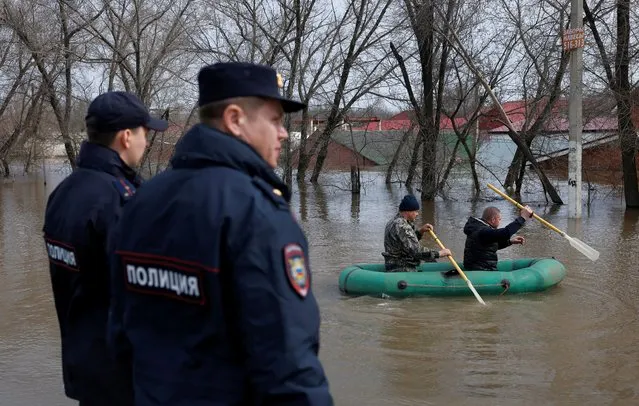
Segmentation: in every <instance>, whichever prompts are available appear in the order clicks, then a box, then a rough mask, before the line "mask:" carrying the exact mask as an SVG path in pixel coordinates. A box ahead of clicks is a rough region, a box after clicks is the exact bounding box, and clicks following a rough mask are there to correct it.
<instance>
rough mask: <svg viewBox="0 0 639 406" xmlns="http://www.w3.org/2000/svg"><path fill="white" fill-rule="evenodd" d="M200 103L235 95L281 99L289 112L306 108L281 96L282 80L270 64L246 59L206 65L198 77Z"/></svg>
mask: <svg viewBox="0 0 639 406" xmlns="http://www.w3.org/2000/svg"><path fill="white" fill-rule="evenodd" d="M197 80H198V85H199V90H200V97H199V100H198V104H199V105H200V106H203V105H205V104H209V103H213V102H218V101H222V100H226V99H230V98H233V97H262V98H266V99H273V100H278V101H279V102H280V103H281V104H282V109H283V110H284V112H286V113H292V112H295V111H299V110H302V109H303V108H304V107H306V105H305V104H304V103H300V102H298V101H295V100H290V99H287V98H285V97H283V96H282V95H280V88H281V87H282V79H281V77H280V76H279V75H278V74H277V72H276V71H275V70H274V69H273V68H271V67H269V66H266V65H257V64H252V63H246V62H221V63H216V64H213V65H209V66H205V67H204V68H202V69H201V70H200V73H199V74H198V77H197Z"/></svg>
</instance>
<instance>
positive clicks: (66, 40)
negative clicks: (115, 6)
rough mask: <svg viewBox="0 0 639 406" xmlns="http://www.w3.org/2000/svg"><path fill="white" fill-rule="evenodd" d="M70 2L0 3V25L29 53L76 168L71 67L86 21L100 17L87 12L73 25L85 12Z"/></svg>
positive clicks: (82, 48) (82, 47) (81, 44)
mask: <svg viewBox="0 0 639 406" xmlns="http://www.w3.org/2000/svg"><path fill="white" fill-rule="evenodd" d="M69 3H72V2H71V1H65V0H56V1H52V2H49V3H41V2H36V1H23V2H20V3H18V2H14V1H11V0H3V3H2V13H0V16H1V18H2V21H1V22H2V23H3V24H5V25H6V26H8V27H10V28H11V29H12V30H13V32H15V34H16V35H17V36H18V38H19V39H20V40H21V41H22V43H23V44H24V46H25V47H26V48H27V49H28V50H29V52H31V56H32V58H33V61H34V63H35V65H36V67H37V69H38V72H39V73H40V75H41V76H42V81H43V83H44V85H45V90H46V92H47V98H48V101H49V103H50V105H51V108H52V109H53V112H54V114H55V117H56V120H57V122H58V127H59V130H60V135H61V138H62V140H63V141H64V147H65V149H66V153H67V158H68V159H69V163H70V164H71V167H75V154H76V153H75V149H74V146H73V142H72V139H71V135H70V131H69V123H70V120H71V117H70V116H71V109H72V104H73V84H74V81H73V78H72V72H73V66H74V65H75V63H76V62H77V61H78V60H79V59H80V58H81V57H82V55H83V54H84V52H85V50H86V47H85V44H84V41H83V38H81V36H82V35H81V34H82V32H83V30H84V29H85V28H86V26H87V24H89V22H91V21H93V20H95V19H97V18H98V17H99V15H100V14H101V13H102V10H99V11H98V12H96V13H95V14H92V15H91V14H90V13H89V15H90V17H89V18H88V19H84V20H85V21H84V22H82V23H79V24H76V23H74V18H73V15H75V14H78V13H83V12H84V11H85V10H82V9H80V7H71V5H70V4H69ZM74 6H79V5H74ZM51 38H59V39H60V42H56V41H51Z"/></svg>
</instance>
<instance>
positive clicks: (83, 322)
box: [43, 142, 139, 405]
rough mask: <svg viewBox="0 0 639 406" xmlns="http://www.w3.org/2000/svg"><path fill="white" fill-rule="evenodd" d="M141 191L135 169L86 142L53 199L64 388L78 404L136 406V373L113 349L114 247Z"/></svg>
mask: <svg viewBox="0 0 639 406" xmlns="http://www.w3.org/2000/svg"><path fill="white" fill-rule="evenodd" d="M136 186H139V181H138V178H137V177H136V175H135V172H134V171H133V170H132V169H131V168H129V167H128V166H127V165H126V164H125V163H124V162H123V161H122V160H121V159H120V157H119V155H118V154H117V153H116V152H115V151H113V150H111V149H109V148H107V147H103V146H100V145H98V144H93V143H89V142H85V143H84V144H83V145H82V146H81V148H80V153H79V155H78V159H77V168H76V170H75V171H74V172H73V173H72V174H71V175H69V176H68V177H67V178H66V179H65V180H63V181H62V182H61V183H60V184H59V185H58V186H57V187H56V188H55V190H54V191H53V192H52V193H51V195H50V196H49V199H48V202H47V208H46V213H45V219H44V228H43V231H44V239H45V245H46V250H47V253H48V256H49V269H50V274H51V284H52V288H53V298H54V301H55V307H56V312H57V316H58V322H59V324H60V333H61V339H62V370H63V377H64V385H65V392H66V394H67V396H69V397H71V398H74V399H87V398H88V399H92V398H93V399H96V398H99V399H102V400H104V403H103V404H123V405H127V404H130V402H131V401H132V395H131V386H130V385H131V382H130V375H129V374H128V372H127V371H128V369H127V368H123V367H121V366H118V365H116V364H115V363H113V362H112V361H111V359H110V357H109V354H108V352H107V345H106V326H107V314H108V310H109V294H110V289H109V281H110V277H109V275H110V271H109V265H108V263H107V253H106V250H107V247H106V244H107V237H108V235H109V233H110V232H111V231H112V229H113V226H114V223H115V222H116V220H117V218H118V217H119V215H120V211H121V207H122V205H123V204H124V203H125V202H126V201H127V200H128V199H129V198H130V197H131V196H133V194H134V193H135V191H136ZM127 396H128V398H127ZM96 404H98V403H96Z"/></svg>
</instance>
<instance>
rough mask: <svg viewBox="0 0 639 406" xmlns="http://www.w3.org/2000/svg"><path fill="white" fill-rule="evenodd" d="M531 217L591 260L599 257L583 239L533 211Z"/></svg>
mask: <svg viewBox="0 0 639 406" xmlns="http://www.w3.org/2000/svg"><path fill="white" fill-rule="evenodd" d="M488 187H489V188H491V189H492V190H494V191H495V193H497V194H498V195H499V196H501V197H503V198H504V199H506V200H508V201H509V202H511V203H512V204H514V205H515V206H517V207H518V208H519V209H523V208H524V206H522V205H521V204H520V203H518V202H517V201H516V200H514V199H513V198H511V197H510V196H508V195H507V194H505V193H504V192H502V191H501V190H499V189H497V188H496V187H495V186H493V185H491V184H490V183H489V184H488ZM533 217H535V218H536V219H537V220H539V222H540V223H541V224H543V225H545V226H546V227H548V228H549V229H551V230H553V231H555V232H557V233H559V234H560V235H561V236H562V237H564V238H565V239H566V240H568V242H569V243H570V245H571V246H572V247H573V248H575V249H576V250H578V251H579V252H581V253H582V254H584V255H585V256H586V257H588V259H590V260H591V261H596V260H597V259H598V258H599V251H597V250H596V249H594V248H592V247H591V246H589V245H588V244H586V243H585V242H583V241H581V240H579V239H577V238H575V237H571V236H569V235H568V234H566V233H565V232H563V231H561V230H560V229H558V228H557V227H555V226H553V225H552V224H550V223H549V222H547V221H546V220H544V219H542V218H541V217H539V216H538V215H536V214H535V213H533Z"/></svg>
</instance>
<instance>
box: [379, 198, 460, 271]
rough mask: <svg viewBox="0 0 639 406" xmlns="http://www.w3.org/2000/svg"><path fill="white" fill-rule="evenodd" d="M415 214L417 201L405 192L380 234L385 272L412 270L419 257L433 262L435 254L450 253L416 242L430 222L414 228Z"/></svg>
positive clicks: (417, 210)
mask: <svg viewBox="0 0 639 406" xmlns="http://www.w3.org/2000/svg"><path fill="white" fill-rule="evenodd" d="M418 215H419V202H418V201H417V199H416V198H415V196H413V195H406V196H404V199H402V202H401V203H400V205H399V213H397V214H396V215H395V217H393V219H392V220H390V221H389V222H388V223H387V224H386V229H385V234H384V251H385V252H383V253H382V255H383V256H384V260H385V264H386V272H416V271H417V267H418V266H419V264H420V262H421V261H428V262H435V260H436V259H437V258H439V257H443V256H448V255H450V251H449V250H448V249H444V250H440V251H432V250H429V249H427V248H426V247H423V246H421V245H420V244H419V240H421V238H422V235H423V233H425V232H428V231H429V230H432V228H433V226H431V225H430V224H428V223H427V224H424V225H423V226H422V227H421V228H420V229H419V230H417V229H416V228H415V223H414V222H415V218H417V216H418Z"/></svg>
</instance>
